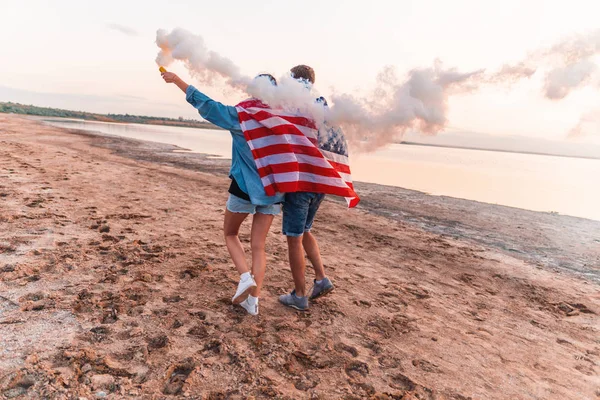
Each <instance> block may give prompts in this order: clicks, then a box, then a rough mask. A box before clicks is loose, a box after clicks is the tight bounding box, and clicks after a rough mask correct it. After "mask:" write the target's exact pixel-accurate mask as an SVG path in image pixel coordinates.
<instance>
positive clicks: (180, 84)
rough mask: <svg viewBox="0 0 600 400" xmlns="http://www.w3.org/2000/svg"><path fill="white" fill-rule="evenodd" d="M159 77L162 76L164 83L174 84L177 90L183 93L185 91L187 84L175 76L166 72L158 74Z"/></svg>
mask: <svg viewBox="0 0 600 400" xmlns="http://www.w3.org/2000/svg"><path fill="white" fill-rule="evenodd" d="M160 76H162V78H163V79H164V80H165V82H167V83H174V84H175V85H177V87H178V88H179V89H181V90H182V91H183V92H184V93H185V92H186V91H187V88H188V84H187V83H185V82H184V81H183V79H181V78H180V77H178V76H177V74H174V73H173V72H168V71H167V72H163V73H162V74H160Z"/></svg>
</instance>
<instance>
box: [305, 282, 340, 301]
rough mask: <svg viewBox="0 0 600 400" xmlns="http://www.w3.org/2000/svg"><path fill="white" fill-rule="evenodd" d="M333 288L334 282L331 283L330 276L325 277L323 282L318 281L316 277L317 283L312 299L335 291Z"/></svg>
mask: <svg viewBox="0 0 600 400" xmlns="http://www.w3.org/2000/svg"><path fill="white" fill-rule="evenodd" d="M333 289H335V288H334V287H333V283H331V281H330V280H329V278H323V279H322V280H321V283H317V280H316V279H315V285H314V286H313V290H312V294H311V295H310V299H311V300H315V299H318V298H319V297H321V296H325V295H326V294H329V293H331V292H333Z"/></svg>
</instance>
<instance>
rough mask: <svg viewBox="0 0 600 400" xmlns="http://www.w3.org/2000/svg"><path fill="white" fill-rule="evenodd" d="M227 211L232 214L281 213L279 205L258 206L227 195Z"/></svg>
mask: <svg viewBox="0 0 600 400" xmlns="http://www.w3.org/2000/svg"><path fill="white" fill-rule="evenodd" d="M227 209H228V210H229V211H231V212H232V213H243V214H255V213H259V214H269V215H279V213H280V212H281V204H269V205H266V206H259V205H256V204H252V203H250V202H249V201H248V200H244V199H241V198H239V197H237V196H235V195H233V194H231V193H229V198H228V199H227Z"/></svg>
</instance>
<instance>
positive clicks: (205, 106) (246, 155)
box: [185, 85, 284, 206]
mask: <svg viewBox="0 0 600 400" xmlns="http://www.w3.org/2000/svg"><path fill="white" fill-rule="evenodd" d="M185 95H186V100H187V101H188V103H190V104H191V105H192V106H194V108H196V109H197V110H198V112H199V113H200V115H201V116H202V118H204V119H205V120H207V121H208V122H211V123H213V124H215V125H217V126H218V127H220V128H223V129H227V130H228V131H229V132H231V137H232V139H233V143H232V146H231V169H230V170H229V176H230V177H233V178H234V179H235V180H236V182H237V184H238V185H239V187H240V189H242V191H244V193H247V194H248V196H250V201H251V202H252V204H256V205H261V206H262V205H270V204H275V203H281V202H283V198H284V195H283V194H281V193H277V194H276V195H275V196H267V194H266V193H265V188H264V186H263V184H262V181H261V180H260V176H259V175H258V171H257V169H256V164H255V163H254V157H253V156H252V151H251V150H250V147H249V146H248V143H247V142H246V138H245V137H244V133H243V132H242V128H241V126H240V120H239V119H238V113H237V110H236V109H235V107H232V106H226V105H223V104H222V103H219V102H218V101H214V100H213V99H211V98H210V97H208V96H206V95H205V94H204V93H202V92H200V91H199V90H198V89H196V88H195V87H193V86H192V85H190V86H188V88H187V91H186V93H185Z"/></svg>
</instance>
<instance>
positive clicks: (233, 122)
mask: <svg viewBox="0 0 600 400" xmlns="http://www.w3.org/2000/svg"><path fill="white" fill-rule="evenodd" d="M162 77H163V79H164V80H165V82H167V83H174V84H175V85H176V86H177V87H178V88H179V89H181V90H182V91H183V92H184V93H185V98H186V100H187V102H188V103H190V104H191V105H192V106H193V107H194V108H195V109H197V110H198V112H199V113H200V115H201V116H202V118H204V119H205V120H207V121H208V122H211V123H213V124H215V125H217V126H218V127H220V128H223V129H227V130H228V131H233V132H238V131H239V132H240V134H241V130H240V122H239V119H238V114H237V110H236V109H235V107H232V106H226V105H224V104H222V103H220V102H218V101H215V100H213V99H211V98H210V97H208V96H207V95H205V94H204V93H202V92H200V91H199V90H198V89H196V88H195V87H194V86H192V85H188V84H187V83H185V82H184V81H183V79H181V78H180V77H178V76H177V75H176V74H174V73H172V72H163V73H162Z"/></svg>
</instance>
